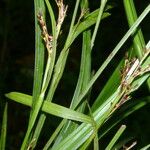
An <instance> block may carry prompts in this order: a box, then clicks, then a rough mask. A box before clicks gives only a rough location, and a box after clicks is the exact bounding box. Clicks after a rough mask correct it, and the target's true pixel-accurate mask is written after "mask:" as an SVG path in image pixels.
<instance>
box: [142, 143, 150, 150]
mask: <svg viewBox="0 0 150 150" xmlns="http://www.w3.org/2000/svg"><path fill="white" fill-rule="evenodd" d="M149 148H150V144H148V145H146V146H144V147H143V148H141V149H140V150H148V149H149Z"/></svg>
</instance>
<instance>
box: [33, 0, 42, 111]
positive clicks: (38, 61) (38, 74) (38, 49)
mask: <svg viewBox="0 0 150 150" xmlns="http://www.w3.org/2000/svg"><path fill="white" fill-rule="evenodd" d="M34 7H35V8H34V11H35V12H34V13H35V69H34V85H33V107H32V109H33V110H34V103H35V102H36V100H37V99H38V97H39V95H40V92H41V87H42V77H43V69H44V51H45V48H44V44H43V42H42V38H41V29H40V26H39V25H38V21H37V14H38V13H39V11H41V10H42V13H43V14H44V13H45V7H44V3H43V1H42V0H39V1H36V0H34Z"/></svg>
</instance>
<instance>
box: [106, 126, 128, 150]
mask: <svg viewBox="0 0 150 150" xmlns="http://www.w3.org/2000/svg"><path fill="white" fill-rule="evenodd" d="M125 129H126V126H125V125H122V126H121V127H120V128H119V130H118V131H117V133H116V134H115V135H114V137H113V138H112V140H111V141H110V143H109V144H108V146H107V147H106V150H110V149H112V147H113V146H114V144H115V143H116V142H117V140H118V139H119V137H120V136H121V135H122V133H123V132H124V130H125Z"/></svg>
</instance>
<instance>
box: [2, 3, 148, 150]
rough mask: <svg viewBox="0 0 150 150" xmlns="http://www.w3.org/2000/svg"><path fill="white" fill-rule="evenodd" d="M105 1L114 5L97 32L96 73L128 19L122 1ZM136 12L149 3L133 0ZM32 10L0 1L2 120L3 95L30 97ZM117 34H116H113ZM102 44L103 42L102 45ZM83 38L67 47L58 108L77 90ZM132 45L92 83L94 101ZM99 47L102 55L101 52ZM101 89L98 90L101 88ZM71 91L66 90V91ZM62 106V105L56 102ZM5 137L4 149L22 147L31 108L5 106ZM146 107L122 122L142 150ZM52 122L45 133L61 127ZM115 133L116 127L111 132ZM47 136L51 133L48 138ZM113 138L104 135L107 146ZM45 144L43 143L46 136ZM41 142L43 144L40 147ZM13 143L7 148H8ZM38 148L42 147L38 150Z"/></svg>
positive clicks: (28, 5)
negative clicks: (6, 117)
mask: <svg viewBox="0 0 150 150" xmlns="http://www.w3.org/2000/svg"><path fill="white" fill-rule="evenodd" d="M66 3H69V4H68V5H69V11H70V12H71V11H72V9H73V7H74V2H71V1H68V0H66ZM109 3H111V4H114V6H115V7H114V8H113V9H112V10H111V16H110V17H109V18H107V19H105V20H104V21H102V24H101V25H100V32H99V34H98V38H97V40H96V44H95V46H94V49H93V59H92V63H93V68H94V69H95V70H97V68H98V66H99V65H100V64H101V63H102V62H103V61H104V59H105V58H106V56H107V55H108V54H109V53H110V51H111V50H112V49H113V48H114V46H115V45H116V44H117V43H118V41H119V40H120V39H121V37H122V36H123V35H124V33H125V32H126V31H127V29H128V25H127V20H126V16H125V13H124V8H123V4H122V1H119V0H117V1H115V0H113V1H112V0H110V1H109ZM135 4H136V8H137V12H138V14H140V13H141V12H142V10H143V9H144V8H145V7H146V5H147V4H148V1H138V0H136V1H135ZM97 6H99V2H98V1H90V7H91V10H93V9H95V8H97ZM33 13H34V7H33V1H30V0H26V1H23V0H19V1H17V0H13V1H11V0H1V2H0V104H1V105H0V121H1V120H2V112H3V106H4V101H5V97H4V93H7V92H9V91H13V90H15V91H20V92H23V93H28V94H31V93H32V86H33V70H34V52H35V50H34V49H35V48H34V45H35V44H34V31H35V29H34V14H33ZM70 15H71V13H68V15H67V18H68V19H66V21H65V24H64V25H63V26H64V30H65V31H64V33H65V32H66V33H67V30H68V29H67V27H68V21H69V17H70ZM149 17H150V15H149V16H148V17H147V18H146V19H145V20H144V21H143V22H142V26H141V27H142V31H143V34H144V37H145V41H146V42H147V41H148V40H149V39H148V38H149V37H150V31H149V26H150V20H149ZM114 35H115V36H114ZM64 36H66V35H61V38H60V45H58V46H60V47H61V45H62V44H63V37H64ZM101 41H103V42H101ZM80 42H81V39H80V38H79V39H78V40H76V41H75V43H74V44H73V45H72V46H71V51H70V54H69V55H70V57H69V59H68V62H67V66H66V68H65V73H64V75H63V78H62V80H61V82H60V84H59V88H58V89H57V92H56V94H55V101H56V102H57V101H58V100H60V99H61V105H64V106H69V104H70V102H69V101H70V99H71V96H72V94H73V91H74V89H75V85H76V82H77V78H78V71H79V66H80V64H79V63H80V54H81V51H80V49H81V44H80ZM130 44H131V43H130V41H128V43H127V44H126V45H125V46H124V47H123V48H122V52H120V53H119V54H118V55H117V58H116V59H114V60H113V63H111V64H110V65H109V68H108V69H106V70H105V71H104V73H103V76H102V78H100V79H99V80H98V82H97V83H96V84H95V85H94V90H93V92H92V94H93V97H96V96H97V94H98V93H99V91H100V90H101V89H102V87H103V86H104V84H105V83H106V81H107V79H108V78H109V76H110V74H111V71H112V70H113V69H114V68H115V67H116V66H117V64H118V62H119V60H120V58H121V56H122V55H123V54H124V51H125V50H126V48H127V47H129V46H130ZM99 49H101V51H100V50H99ZM99 85H100V86H99ZM68 87H69V88H68ZM142 89H143V90H138V91H137V93H138V96H141V95H143V94H144V95H149V93H148V91H147V90H146V88H145V87H143V88H142ZM59 103H60V101H59ZM8 108H9V109H8V110H9V111H8V135H7V145H6V147H7V149H8V150H9V149H10V150H16V149H18V147H20V145H19V144H21V139H22V138H23V135H24V132H25V130H26V128H27V121H28V119H27V117H28V115H29V111H28V110H29V108H27V107H25V106H22V105H20V104H17V103H14V102H9V104H8ZM149 114H150V105H147V106H145V107H143V108H142V109H140V110H138V111H136V112H135V113H133V114H132V115H130V116H129V117H128V118H127V119H125V120H123V121H122V122H121V124H126V125H127V130H126V132H125V134H124V135H123V136H124V137H131V138H133V141H135V140H136V141H137V142H138V144H137V147H136V148H137V149H138V147H142V146H144V145H146V144H148V143H149V142H150V128H149V127H150V119H149ZM53 119H54V121H52V120H50V121H51V123H52V124H53V126H51V127H49V126H48V122H49V120H47V122H46V124H45V128H46V129H47V128H49V130H53V129H55V127H56V126H57V124H58V123H59V119H57V118H55V117H53ZM113 132H116V129H115V128H114V131H112V135H113V134H114V133H113ZM47 133H50V132H43V134H42V135H41V139H42V140H43V138H42V137H46V135H47ZM47 136H48V137H49V135H47ZM109 137H111V133H110V135H109V136H107V137H104V141H105V142H107V141H108V140H109ZM44 140H46V139H45V138H44ZM42 142H44V141H41V146H42ZM9 145H11V147H9ZM39 149H40V148H39Z"/></svg>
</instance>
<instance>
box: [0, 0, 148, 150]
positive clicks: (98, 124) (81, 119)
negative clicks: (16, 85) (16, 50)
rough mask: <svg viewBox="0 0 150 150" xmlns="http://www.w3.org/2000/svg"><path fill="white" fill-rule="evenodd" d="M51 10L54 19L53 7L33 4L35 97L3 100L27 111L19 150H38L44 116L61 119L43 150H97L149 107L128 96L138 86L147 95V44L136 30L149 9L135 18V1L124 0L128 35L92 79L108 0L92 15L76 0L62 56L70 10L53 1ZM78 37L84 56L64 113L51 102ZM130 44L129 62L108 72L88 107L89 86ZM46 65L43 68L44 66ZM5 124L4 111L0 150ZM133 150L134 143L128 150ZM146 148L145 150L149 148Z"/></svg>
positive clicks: (41, 1)
mask: <svg viewBox="0 0 150 150" xmlns="http://www.w3.org/2000/svg"><path fill="white" fill-rule="evenodd" d="M55 4H56V6H57V8H58V14H57V15H55V13H54V8H53V7H52V5H51V1H49V0H38V1H36V0H34V10H35V69H34V83H33V94H32V95H27V94H24V93H20V92H10V93H7V94H5V95H6V97H7V98H9V99H10V100H13V101H15V102H18V103H21V104H23V105H27V106H29V107H31V111H30V117H29V122H28V127H27V131H26V133H25V135H24V139H23V141H22V145H21V148H20V149H21V150H27V149H28V150H29V149H30V150H31V149H36V146H37V145H38V141H39V136H40V134H41V132H42V129H43V125H44V123H45V121H46V119H47V117H50V116H49V115H48V114H51V115H53V116H55V117H60V118H62V121H61V122H60V124H59V125H58V127H56V130H55V131H54V132H53V133H50V135H51V136H50V137H49V139H48V140H47V142H46V143H45V145H44V147H43V149H44V150H49V149H52V150H75V149H81V150H82V149H88V147H89V146H91V144H92V143H94V144H93V149H94V150H98V149H101V148H100V147H101V145H99V141H100V140H101V139H102V137H103V136H104V135H106V134H107V133H109V131H110V130H111V129H112V128H113V127H114V126H115V125H116V124H118V123H119V122H120V121H121V120H122V119H124V118H125V117H127V116H128V115H130V114H131V113H133V112H134V111H136V110H137V109H139V108H141V107H143V106H144V105H146V104H147V103H149V102H150V97H149V96H145V97H142V98H140V99H139V100H137V98H131V97H130V95H131V93H134V92H136V90H137V89H139V88H140V87H141V85H142V84H146V86H147V88H148V89H150V79H149V75H150V55H149V54H150V42H148V43H146V44H145V41H144V36H143V34H142V31H141V29H140V26H139V25H140V23H141V22H142V21H143V19H144V18H145V17H146V16H147V15H148V14H149V12H150V4H149V5H148V6H147V7H146V8H145V9H144V10H143V12H142V13H141V14H140V15H139V16H137V13H136V9H135V5H134V2H133V0H124V8H125V13H126V16H127V20H128V25H129V30H128V31H127V32H126V34H125V35H124V36H123V37H122V39H121V40H120V42H118V44H117V45H116V47H115V48H114V49H113V50H112V51H111V53H110V54H109V55H108V57H107V58H106V60H105V61H104V62H103V63H102V64H101V66H99V69H98V70H97V71H95V73H93V69H92V60H91V59H92V53H94V50H93V49H94V43H95V40H96V37H97V34H98V32H99V31H100V29H101V26H100V23H101V21H103V19H107V17H110V16H111V14H110V13H109V11H108V10H109V9H112V8H113V7H112V6H111V5H109V4H108V1H107V0H101V1H100V7H99V8H98V9H97V10H94V11H92V12H91V11H90V9H89V1H88V0H76V3H75V7H74V12H73V15H72V19H71V21H70V26H69V30H68V35H67V37H66V39H65V44H64V46H63V48H62V49H61V51H58V44H59V37H60V35H61V34H63V33H61V30H62V31H63V26H62V25H63V23H64V20H65V18H66V17H67V13H68V8H69V5H68V6H67V5H65V4H64V2H63V0H56V1H55ZM46 11H47V12H48V14H49V17H48V18H46V15H45V14H46ZM48 19H50V22H51V26H50V27H49V28H51V33H49V30H48V27H47V20H48ZM91 27H93V28H91ZM79 35H82V48H81V49H82V52H81V60H80V70H79V76H78V81H77V83H76V88H75V91H74V94H73V96H72V100H71V103H70V107H64V106H61V105H59V104H56V103H54V102H53V101H54V99H55V96H54V94H55V92H56V89H57V87H58V86H59V82H60V80H61V78H62V75H63V73H64V69H65V66H66V62H67V59H68V57H69V55H68V54H69V52H70V51H71V45H72V43H73V42H74V41H75V40H76V39H77V38H78V37H79ZM129 38H131V39H132V45H131V47H130V48H129V49H127V50H126V53H128V56H127V57H125V54H124V56H123V57H122V60H119V61H120V63H119V64H118V66H117V67H116V69H115V71H114V72H112V75H111V76H110V78H109V79H108V81H107V83H106V84H105V86H104V87H103V89H102V90H101V91H100V93H99V94H98V96H97V98H95V100H94V102H93V104H92V105H90V104H89V103H90V100H91V99H92V89H93V85H94V84H95V82H97V79H98V78H100V77H101V75H102V73H103V71H104V70H105V69H106V68H107V67H108V65H109V63H110V62H111V61H112V59H113V58H114V57H115V55H116V54H117V53H118V52H119V51H120V49H121V47H122V46H123V45H124V44H125V42H126V41H127V40H128V39H129ZM46 53H47V54H46ZM45 55H47V57H45ZM57 56H58V57H57ZM45 59H46V60H45ZM45 62H46V65H44V63H45ZM121 68H122V69H121ZM120 70H121V73H120ZM62 99H63V97H62ZM130 99H132V103H131V104H130V105H128V107H127V109H125V110H124V111H123V112H121V113H120V114H119V115H120V116H119V117H118V118H115V119H113V121H110V120H111V118H113V115H114V114H115V113H116V111H118V109H120V108H121V107H123V106H124V103H126V102H127V101H131V100H130ZM6 124H7V105H6V107H5V110H4V115H3V125H2V128H3V129H2V132H1V137H0V145H1V146H0V148H1V150H4V149H5V139H6V127H7V126H6ZM125 129H126V125H122V126H121V127H120V128H119V129H118V131H117V132H116V134H114V136H113V137H112V139H111V140H110V141H109V143H108V144H107V146H106V147H105V149H106V150H111V149H115V146H116V143H117V141H118V139H119V138H120V136H121V135H122V133H123V132H125ZM124 144H125V143H123V144H122V145H121V146H123V145H124ZM134 145H135V143H133V144H132V145H131V147H133V146H134ZM145 147H149V145H147V146H145Z"/></svg>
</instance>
